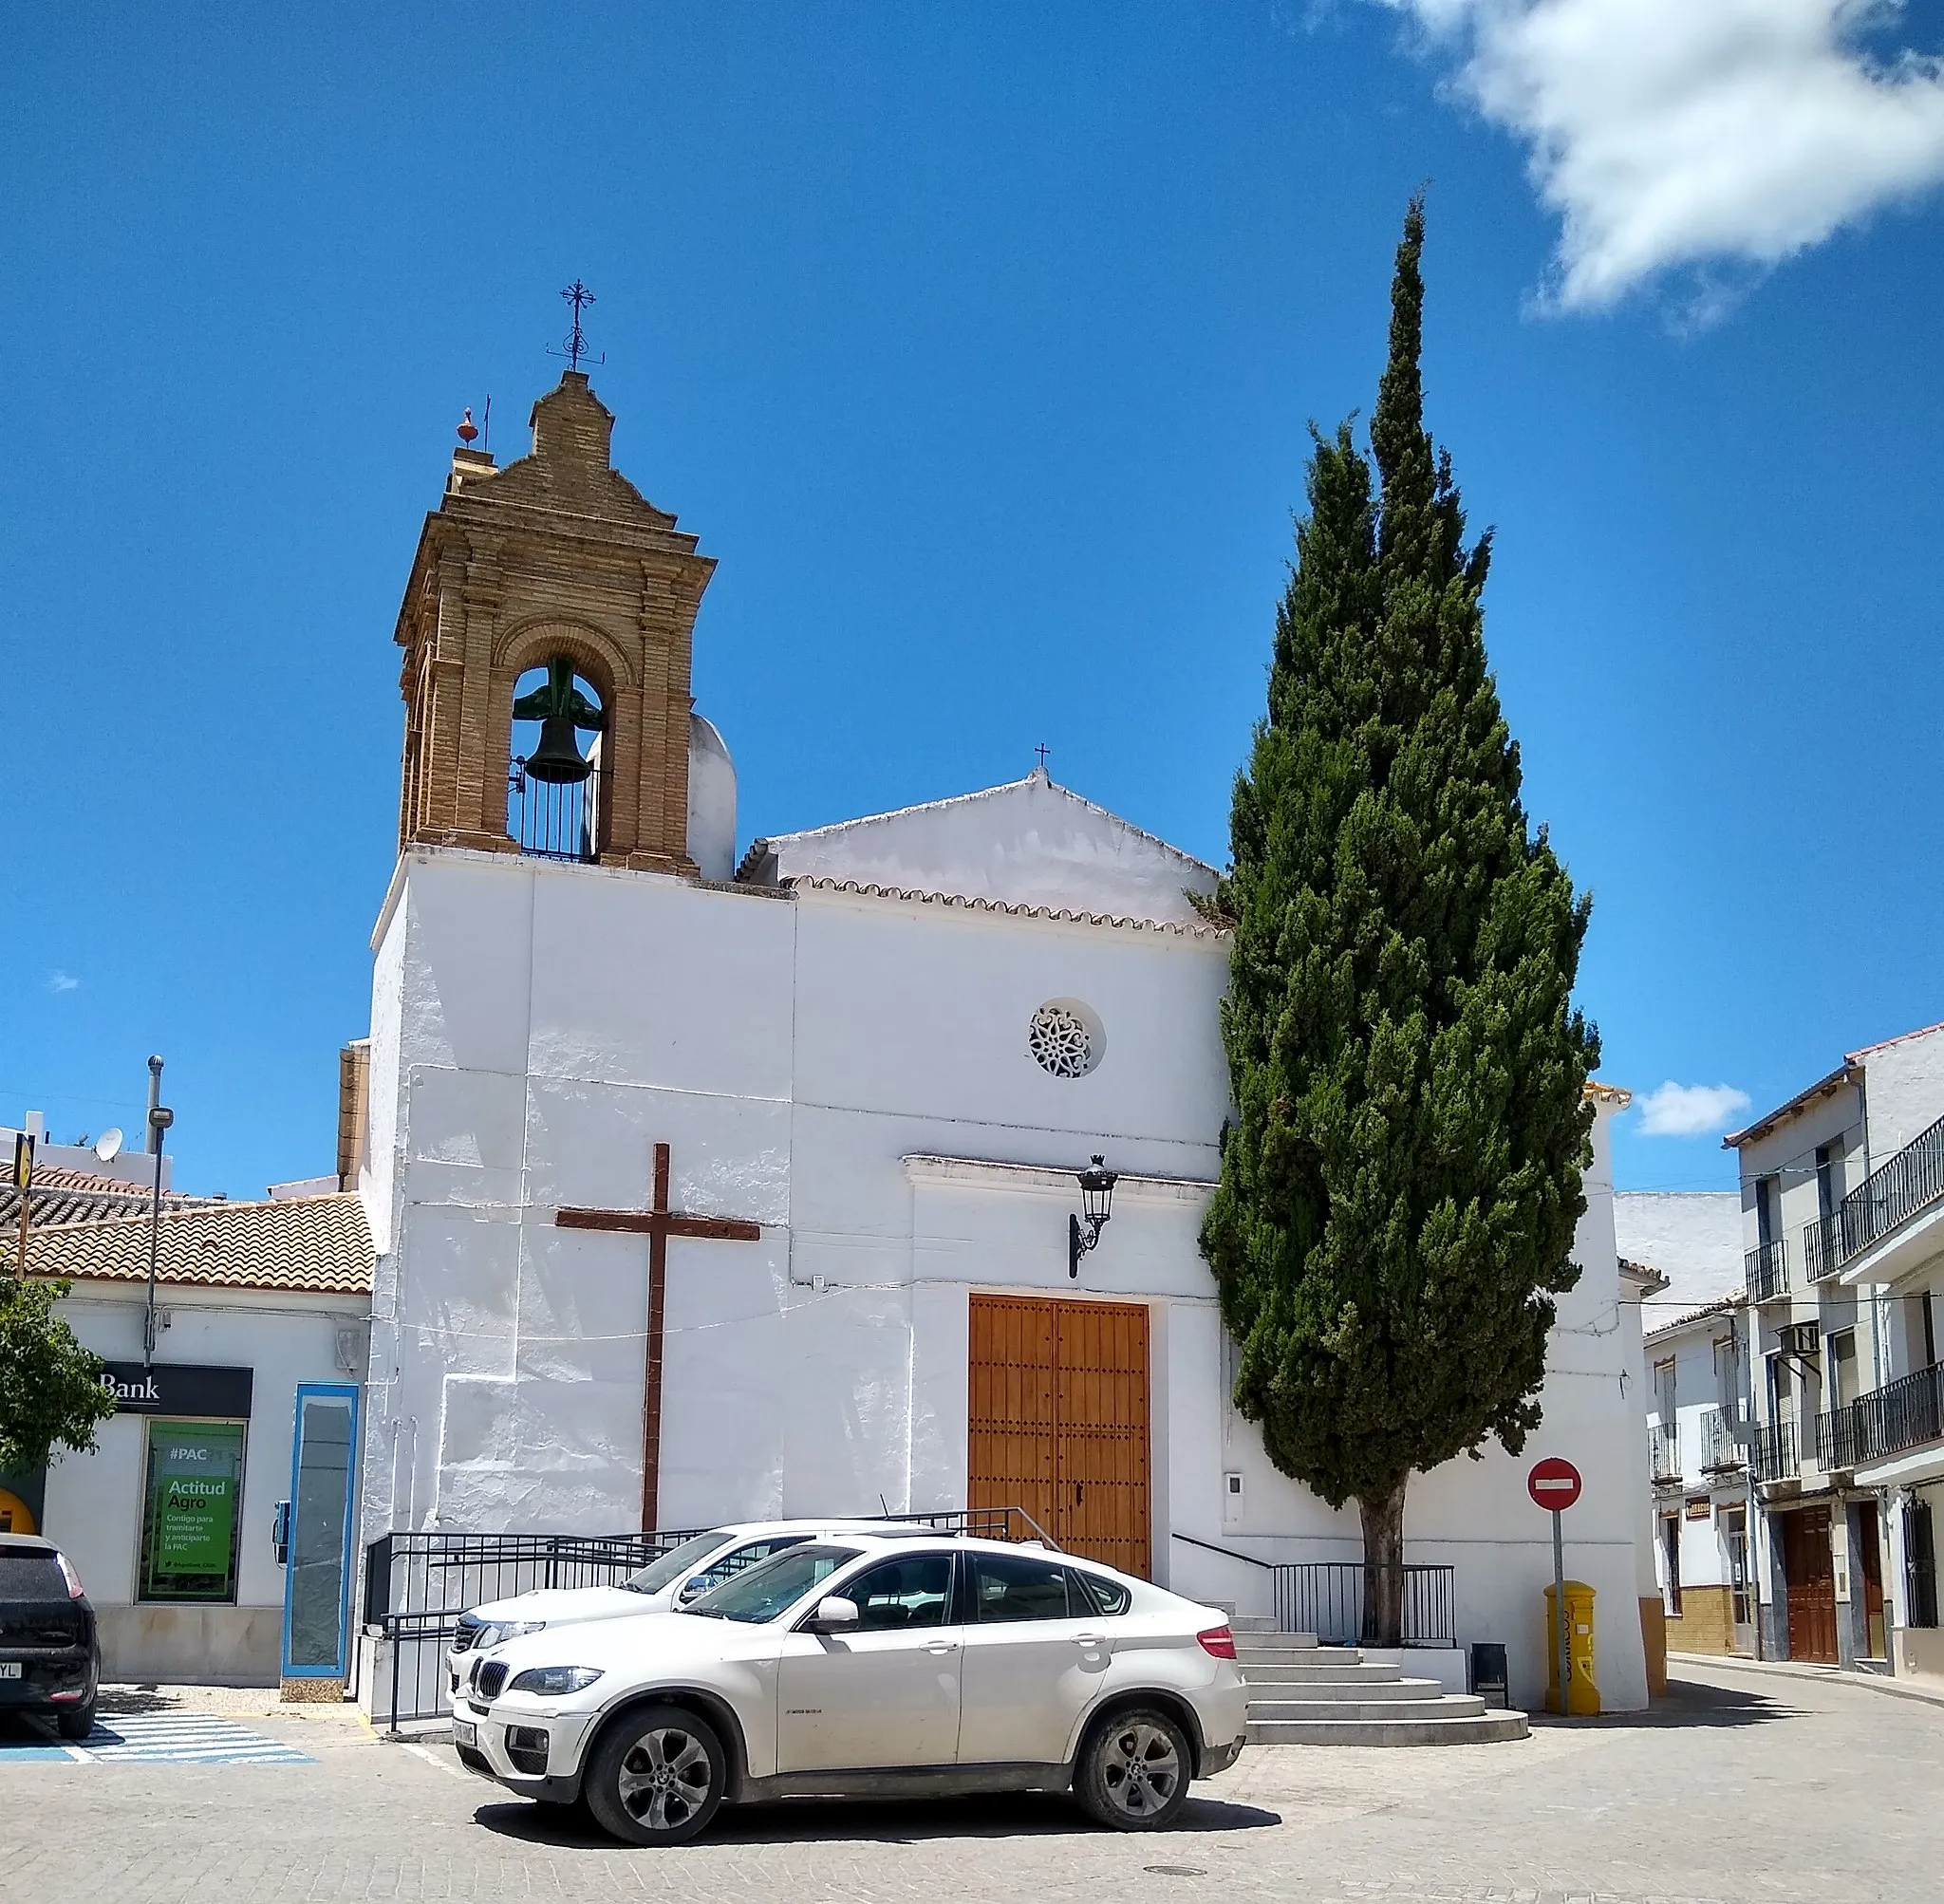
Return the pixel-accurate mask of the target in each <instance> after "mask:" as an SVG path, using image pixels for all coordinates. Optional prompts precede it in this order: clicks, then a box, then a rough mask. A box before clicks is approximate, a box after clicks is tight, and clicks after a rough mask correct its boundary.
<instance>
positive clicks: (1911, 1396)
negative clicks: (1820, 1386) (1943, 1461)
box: [1816, 1363, 1944, 1468]
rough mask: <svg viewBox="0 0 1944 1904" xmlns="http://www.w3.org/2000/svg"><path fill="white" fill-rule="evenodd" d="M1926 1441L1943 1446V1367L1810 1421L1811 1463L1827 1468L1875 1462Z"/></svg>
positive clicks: (1903, 1379) (1890, 1384)
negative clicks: (1813, 1450) (1812, 1423)
mask: <svg viewBox="0 0 1944 1904" xmlns="http://www.w3.org/2000/svg"><path fill="white" fill-rule="evenodd" d="M1927 1441H1944V1363H1939V1364H1937V1365H1935V1367H1932V1368H1929V1369H1918V1370H1917V1371H1916V1372H1915V1373H1913V1374H1909V1375H1902V1376H1899V1377H1898V1378H1897V1380H1896V1381H1894V1382H1888V1383H1886V1384H1885V1385H1884V1386H1883V1387H1882V1388H1880V1389H1872V1390H1871V1391H1870V1392H1869V1393H1868V1394H1866V1395H1859V1396H1858V1397H1857V1398H1856V1400H1855V1401H1853V1402H1851V1403H1849V1404H1848V1405H1847V1406H1846V1407H1844V1408H1840V1409H1830V1410H1829V1412H1828V1413H1827V1414H1822V1415H1818V1416H1817V1417H1816V1452H1817V1459H1818V1460H1819V1461H1821V1462H1822V1465H1823V1466H1824V1467H1827V1468H1841V1467H1855V1466H1856V1465H1857V1464H1858V1463H1859V1462H1865V1461H1881V1460H1882V1459H1883V1458H1884V1457H1885V1456H1886V1455H1892V1454H1900V1453H1901V1452H1902V1451H1903V1450H1904V1449H1905V1448H1907V1447H1922V1446H1923V1445H1924V1443H1925V1442H1927Z"/></svg>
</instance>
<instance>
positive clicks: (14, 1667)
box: [0, 1659, 20, 1679]
mask: <svg viewBox="0 0 1944 1904" xmlns="http://www.w3.org/2000/svg"><path fill="white" fill-rule="evenodd" d="M19 1677H20V1661H19V1660H17V1659H0V1679H18V1678H19Z"/></svg>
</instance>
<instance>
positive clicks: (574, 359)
mask: <svg viewBox="0 0 1944 1904" xmlns="http://www.w3.org/2000/svg"><path fill="white" fill-rule="evenodd" d="M560 294H561V296H562V297H564V298H565V299H566V300H567V301H568V303H569V304H570V305H572V306H573V328H572V329H571V330H570V331H569V332H568V333H567V337H566V340H565V342H566V344H567V348H566V349H565V350H554V349H551V348H550V349H549V350H548V353H547V354H548V356H550V357H565V358H566V359H567V367H568V368H569V369H570V370H578V369H579V368H580V367H581V359H582V358H583V357H587V356H588V340H587V338H586V337H585V336H584V335H583V334H582V331H581V311H582V310H583V309H584V308H586V307H587V306H588V305H590V304H592V303H593V301H594V293H593V292H592V291H590V290H589V289H588V288H587V286H586V285H584V284H583V283H582V282H581V281H580V279H579V278H575V279H574V281H573V282H572V283H571V284H570V285H569V286H568V288H567V289H565V290H564V291H562V292H561V293H560ZM588 362H589V364H605V363H607V352H606V351H605V350H604V351H602V353H601V354H600V356H598V357H588Z"/></svg>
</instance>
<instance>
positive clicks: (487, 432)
mask: <svg viewBox="0 0 1944 1904" xmlns="http://www.w3.org/2000/svg"><path fill="white" fill-rule="evenodd" d="M479 430H480V436H479V451H480V454H481V455H482V456H489V457H490V456H491V455H492V454H493V392H492V391H490V390H489V391H487V393H486V414H485V415H484V416H483V417H481V418H480V419H479Z"/></svg>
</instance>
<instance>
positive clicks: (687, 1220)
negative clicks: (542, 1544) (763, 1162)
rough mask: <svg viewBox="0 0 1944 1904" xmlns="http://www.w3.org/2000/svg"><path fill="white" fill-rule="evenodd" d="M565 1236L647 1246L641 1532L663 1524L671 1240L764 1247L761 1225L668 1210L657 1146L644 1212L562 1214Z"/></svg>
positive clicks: (558, 1215)
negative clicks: (595, 1235)
mask: <svg viewBox="0 0 1944 1904" xmlns="http://www.w3.org/2000/svg"><path fill="white" fill-rule="evenodd" d="M553 1221H554V1223H556V1224H558V1225H559V1227H560V1228H562V1229H564V1230H619V1231H621V1232H623V1233H624V1234H626V1235H628V1236H645V1237H646V1238H647V1240H648V1349H647V1367H646V1371H645V1376H644V1379H643V1382H642V1532H643V1533H645V1534H652V1533H653V1532H654V1531H655V1523H656V1521H657V1520H658V1519H659V1518H660V1509H661V1500H660V1496H661V1487H662V1317H663V1313H664V1308H665V1306H666V1300H667V1294H668V1239H669V1238H670V1237H706V1238H712V1239H714V1240H715V1241H718V1242H760V1241H762V1234H763V1230H762V1225H761V1224H760V1223H745V1222H743V1221H742V1219H741V1218H739V1217H691V1216H687V1215H685V1214H684V1213H683V1212H682V1211H681V1210H671V1209H670V1208H669V1207H668V1147H667V1145H665V1144H657V1145H656V1146H655V1200H654V1204H653V1205H652V1206H651V1207H650V1208H648V1209H645V1210H583V1209H574V1208H568V1209H559V1210H555V1211H554V1212H553Z"/></svg>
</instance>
